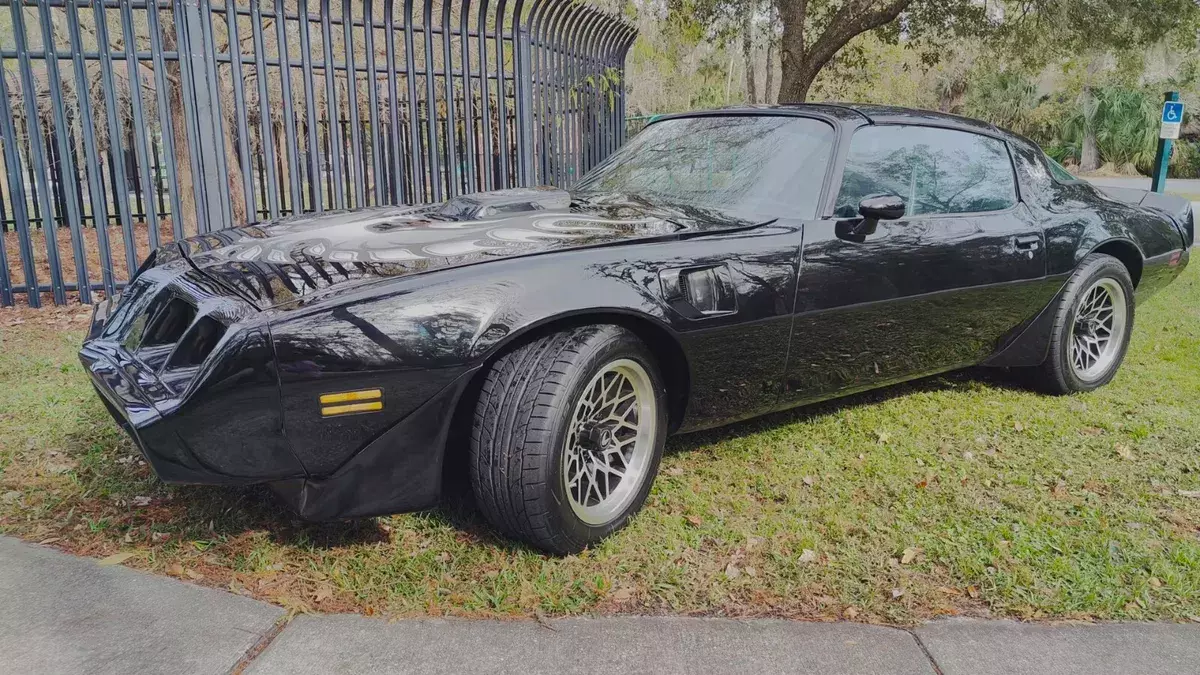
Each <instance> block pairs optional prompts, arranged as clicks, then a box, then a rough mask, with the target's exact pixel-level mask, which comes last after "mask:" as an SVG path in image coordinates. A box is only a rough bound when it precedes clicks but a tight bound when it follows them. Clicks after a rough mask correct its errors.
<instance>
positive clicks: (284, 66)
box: [275, 0, 304, 214]
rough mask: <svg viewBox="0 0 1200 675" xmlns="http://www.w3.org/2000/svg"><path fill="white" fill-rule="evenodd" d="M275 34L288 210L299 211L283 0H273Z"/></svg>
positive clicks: (297, 144) (296, 148)
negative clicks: (281, 98)
mask: <svg viewBox="0 0 1200 675" xmlns="http://www.w3.org/2000/svg"><path fill="white" fill-rule="evenodd" d="M275 35H276V38H277V39H278V42H277V45H278V48H279V78H280V81H281V83H282V86H281V90H282V97H283V121H284V124H283V131H284V135H285V137H286V138H287V156H288V185H289V186H290V188H291V192H290V194H289V203H290V207H291V210H290V212H291V213H293V214H295V213H301V212H302V211H303V210H304V209H303V201H302V199H301V196H300V195H301V193H302V189H301V187H300V165H299V162H298V161H297V158H296V155H297V154H299V152H300V141H299V139H298V138H297V137H296V115H295V114H294V113H293V110H294V109H293V108H292V55H291V52H290V50H289V49H288V41H287V7H286V6H285V5H284V2H283V0H275Z"/></svg>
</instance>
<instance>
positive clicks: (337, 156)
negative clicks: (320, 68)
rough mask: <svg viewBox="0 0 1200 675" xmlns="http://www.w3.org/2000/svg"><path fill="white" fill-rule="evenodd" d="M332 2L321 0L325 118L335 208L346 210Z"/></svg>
mask: <svg viewBox="0 0 1200 675" xmlns="http://www.w3.org/2000/svg"><path fill="white" fill-rule="evenodd" d="M329 2H330V0H321V49H322V51H323V54H322V57H323V58H324V60H325V116H326V117H327V118H328V119H329V170H330V172H331V173H332V174H333V175H332V176H331V180H330V181H329V182H330V183H332V184H333V196H332V198H333V205H334V208H337V209H344V208H346V195H345V193H344V192H343V191H342V154H341V150H340V148H341V144H340V143H336V144H335V143H334V142H333V138H334V134H335V131H336V128H337V119H338V112H339V111H340V109H341V106H339V105H338V96H337V71H336V70H335V69H334V67H333V26H332V24H331V23H330V12H331V8H330V6H329Z"/></svg>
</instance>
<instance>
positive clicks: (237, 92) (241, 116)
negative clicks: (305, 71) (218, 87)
mask: <svg viewBox="0 0 1200 675" xmlns="http://www.w3.org/2000/svg"><path fill="white" fill-rule="evenodd" d="M237 14H238V13H237V2H236V0H225V29H226V31H228V33H229V63H230V67H231V68H232V69H233V73H232V74H233V110H234V116H235V118H236V120H237V142H238V155H239V156H238V159H239V160H241V161H240V162H239V164H240V165H241V169H242V192H243V193H244V194H245V201H246V218H247V219H248V220H249V221H251V222H253V221H255V220H258V218H257V216H256V214H257V213H258V205H257V204H256V203H255V196H254V162H253V160H252V158H251V157H250V124H249V122H248V121H247V119H246V92H245V91H243V84H242V83H243V82H244V80H243V79H242V34H241V32H240V31H239V30H238V22H237ZM260 112H261V111H260ZM237 224H238V225H243V224H244V223H237Z"/></svg>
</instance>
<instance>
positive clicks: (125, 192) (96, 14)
mask: <svg viewBox="0 0 1200 675" xmlns="http://www.w3.org/2000/svg"><path fill="white" fill-rule="evenodd" d="M92 15H93V18H94V19H95V21H96V46H97V48H98V49H99V50H100V85H101V86H100V88H101V90H102V91H103V92H104V107H105V113H106V115H105V116H106V118H107V119H108V157H109V162H110V164H109V167H110V169H109V178H110V181H111V183H112V190H113V197H114V199H115V201H116V203H117V218H118V220H119V221H120V223H121V235H122V241H123V243H124V245H125V268H126V271H127V272H128V274H129V276H128V277H126V278H129V277H132V276H133V273H134V271H136V270H137V263H138V261H137V250H136V248H135V247H134V243H133V215H132V214H131V213H130V212H129V183H128V181H127V179H126V177H125V151H124V149H123V148H122V147H121V126H120V109H119V108H118V107H117V101H116V80H115V78H114V77H113V59H112V45H111V44H110V43H109V39H108V19H107V17H106V15H105V13H104V3H103V0H92Z"/></svg>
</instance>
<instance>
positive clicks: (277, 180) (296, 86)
mask: <svg viewBox="0 0 1200 675" xmlns="http://www.w3.org/2000/svg"><path fill="white" fill-rule="evenodd" d="M635 36H636V32H635V31H634V30H633V29H632V28H631V27H630V26H629V25H628V24H626V23H625V22H624V21H622V20H620V19H619V18H618V17H615V16H612V15H609V14H605V13H603V12H600V11H598V10H596V9H595V8H593V7H590V6H588V5H586V4H583V3H581V2H578V1H576V0H477V2H475V3H472V2H471V0H353V2H352V1H351V0H340V1H338V0H312V1H311V2H310V1H309V0H262V1H259V0H251V1H249V2H248V3H245V2H238V1H237V0H224V1H220V0H0V74H2V75H3V76H2V77H0V101H2V105H0V143H2V144H3V154H2V156H0V162H3V166H4V171H5V174H6V177H7V180H5V181H0V304H3V305H11V304H14V303H16V302H18V301H19V300H24V301H26V302H28V304H29V305H31V306H34V307H37V306H40V305H41V303H42V298H41V295H42V294H49V295H50V296H51V297H52V298H53V301H54V303H55V304H64V303H66V302H68V299H69V298H71V297H78V299H79V301H81V302H84V303H90V302H92V301H93V299H94V292H102V293H103V294H105V295H106V296H107V295H111V294H112V293H113V292H115V290H116V289H118V288H120V287H121V286H122V285H123V284H124V282H125V281H126V280H127V279H128V278H129V277H130V276H132V274H133V272H134V271H135V270H136V268H137V265H138V262H139V261H140V260H141V259H142V258H143V257H145V255H146V254H147V253H148V252H149V251H150V250H151V249H153V248H155V247H157V246H159V245H160V244H162V243H164V242H166V241H171V240H173V239H177V238H182V237H186V236H192V235H196V234H204V233H207V232H210V231H213V230H217V229H221V228H226V227H231V226H234V225H239V224H243V223H246V222H252V221H256V220H265V219H273V218H279V217H282V216H286V215H289V214H293V213H301V212H311V211H323V210H327V209H344V208H355V207H360V206H369V205H376V204H395V203H409V204H414V203H423V202H431V201H441V200H443V199H446V198H449V197H452V196H454V195H457V194H461V193H466V192H473V191H478V190H491V189H499V188H503V187H511V186H517V185H534V184H554V185H560V186H569V185H570V184H571V183H572V182H573V181H574V180H575V179H576V178H577V177H578V176H579V175H580V174H581V173H583V172H584V171H586V170H587V169H589V168H590V167H591V166H593V165H595V164H596V163H597V162H599V161H600V160H601V159H603V158H604V157H606V156H607V155H608V154H609V153H611V152H612V151H613V150H614V149H616V148H617V147H618V146H619V145H620V144H621V142H623V140H624V137H625V116H624V82H623V77H624V61H625V54H626V52H627V51H628V49H629V46H630V45H631V44H632V42H633V39H634V37H635Z"/></svg>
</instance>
